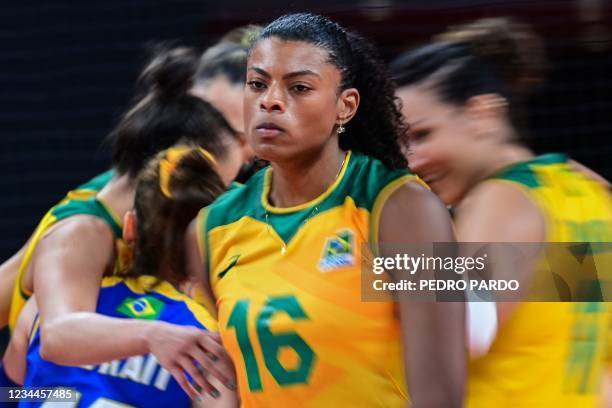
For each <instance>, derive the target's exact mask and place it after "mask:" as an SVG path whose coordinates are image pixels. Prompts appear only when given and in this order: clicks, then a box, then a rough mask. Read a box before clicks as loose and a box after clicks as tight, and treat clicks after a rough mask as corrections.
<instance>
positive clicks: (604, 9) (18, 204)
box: [0, 0, 612, 350]
mask: <svg viewBox="0 0 612 408" xmlns="http://www.w3.org/2000/svg"><path fill="white" fill-rule="evenodd" d="M288 4H289V5H288ZM290 11H314V12H318V13H323V14H326V15H329V16H331V17H333V18H334V19H336V20H338V21H339V22H341V23H343V24H344V25H346V26H348V27H349V28H352V29H354V30H356V31H359V32H361V33H362V34H363V35H365V36H366V37H368V38H370V40H372V41H373V42H374V43H375V44H377V45H378V46H379V47H380V50H381V52H382V54H383V55H384V56H385V58H387V59H390V58H393V57H394V56H395V55H397V54H398V53H399V52H400V51H402V50H404V49H407V48H410V47H413V46H416V45H419V44H420V43H422V42H425V41H427V40H428V39H429V38H430V37H431V35H433V34H436V33H439V32H441V31H443V30H444V29H445V28H446V27H447V26H448V25H453V24H458V23H462V22H465V21H468V20H472V19H476V18H480V17H487V16H514V17H517V18H519V19H520V20H522V21H524V22H527V23H530V24H531V25H533V27H534V28H535V30H536V31H537V33H538V34H540V35H541V36H542V37H543V39H544V40H545V44H546V48H547V51H548V54H549V60H550V69H549V72H548V81H547V83H546V84H545V85H544V86H543V88H542V90H541V92H540V93H539V94H538V95H537V96H536V97H534V98H533V100H532V101H531V104H530V111H529V120H530V123H529V124H530V130H531V139H532V141H533V148H534V149H535V150H536V151H537V152H541V151H563V152H567V153H569V154H570V155H571V156H572V157H573V158H575V159H576V160H578V161H580V162H582V163H584V164H585V165H587V166H589V167H591V168H592V169H594V170H595V171H597V172H599V173H601V174H602V175H603V176H605V177H606V178H608V179H610V178H611V177H612V141H611V137H610V135H611V134H612V78H611V76H612V29H611V27H612V2H611V1H608V0H566V1H543V0H500V1H493V0H480V1H476V0H435V1H423V0H413V1H401V0H352V1H346V0H341V1H338V0H332V1H329V0H328V1H323V0H308V1H302V2H299V3H298V2H295V3H288V2H286V1H280V0H274V1H265V2H264V1H262V2H254V1H246V0H226V1H224V2H218V1H210V0H201V1H196V0H175V1H170V0H161V1H160V0H158V1H154V0H130V1H125V0H105V1H100V0H90V1H87V2H74V1H67V0H63V1H62V0H55V1H46V2H43V1H38V2H37V1H27V0H24V1H3V2H2V6H0V33H1V34H0V38H2V46H1V48H0V49H1V52H0V66H1V67H2V68H1V69H0V89H1V91H0V132H1V137H0V174H1V175H2V176H1V178H0V186H1V187H2V191H4V193H3V194H4V197H5V198H4V199H2V200H0V214H2V216H1V218H0V228H1V230H0V231H1V234H0V261H4V260H5V259H6V258H8V257H9V256H10V255H11V254H12V253H14V252H15V251H16V250H17V249H19V248H20V247H21V245H22V244H23V243H24V242H25V241H26V240H27V239H28V236H29V234H30V233H31V232H32V230H33V228H34V227H35V225H36V223H37V222H38V220H39V219H40V217H41V216H42V215H43V214H44V212H45V211H46V210H47V209H48V208H49V207H50V206H51V205H52V204H53V203H54V202H56V201H58V200H59V199H60V198H61V197H62V196H63V195H64V194H65V192H66V191H67V190H68V189H69V188H71V187H73V186H75V185H76V184H77V183H79V182H81V181H84V180H86V179H88V178H89V177H91V176H92V175H94V174H96V173H99V172H100V171H101V170H103V169H104V168H106V167H107V165H108V162H109V150H108V148H107V147H105V146H101V142H102V140H103V138H104V137H105V135H106V134H107V133H108V131H109V130H110V129H111V128H112V126H113V125H114V123H115V122H116V120H117V118H118V115H119V113H120V112H121V110H122V109H123V108H124V107H125V105H126V104H127V102H128V98H129V95H130V94H131V92H132V85H133V83H134V80H135V79H136V76H137V74H138V71H139V69H140V67H141V65H142V64H143V62H144V59H145V55H146V54H145V45H146V44H147V43H151V42H156V41H162V40H176V41H177V43H178V44H185V45H194V46H198V47H202V48H204V47H206V46H207V45H208V44H211V43H212V42H214V41H215V40H216V39H217V38H218V37H219V36H220V35H222V34H223V33H225V32H226V31H228V30H229V29H231V28H234V27H236V26H239V25H243V24H247V23H265V22H268V21H270V20H272V19H273V18H275V17H277V16H278V15H281V14H284V13H286V12H290ZM1 337H2V336H1V335H0V350H3V348H4V347H3V345H2V340H1Z"/></svg>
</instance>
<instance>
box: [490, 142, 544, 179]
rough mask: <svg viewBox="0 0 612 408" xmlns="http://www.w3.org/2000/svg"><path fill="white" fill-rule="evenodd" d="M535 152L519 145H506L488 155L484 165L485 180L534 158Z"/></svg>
mask: <svg viewBox="0 0 612 408" xmlns="http://www.w3.org/2000/svg"><path fill="white" fill-rule="evenodd" d="M533 156H534V155H533V152H531V150H529V149H528V148H526V147H524V146H521V145H518V144H504V145H502V146H499V147H497V148H496V149H495V151H494V152H491V154H489V155H487V156H486V157H487V160H486V162H485V163H484V165H483V172H482V173H483V175H484V177H483V178H484V179H486V178H489V177H492V176H494V175H495V174H497V173H499V172H500V171H501V170H502V169H504V168H506V167H509V166H512V165H513V164H517V163H520V162H524V161H528V160H531V159H532V158H533Z"/></svg>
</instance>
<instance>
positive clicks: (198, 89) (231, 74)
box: [191, 25, 265, 182]
mask: <svg viewBox="0 0 612 408" xmlns="http://www.w3.org/2000/svg"><path fill="white" fill-rule="evenodd" d="M260 31H261V27H259V26H256V25H248V26H244V27H238V28H236V29H234V30H232V31H230V32H229V33H227V34H226V35H224V36H223V37H222V38H221V40H219V42H218V43H217V44H216V45H214V46H212V47H210V48H209V49H207V50H206V52H204V54H203V55H202V57H201V58H200V64H199V66H198V70H197V72H196V77H195V83H194V86H193V88H192V90H191V92H192V93H193V94H194V95H196V96H199V97H200V98H202V99H204V100H206V101H209V102H210V103H212V104H213V106H214V107H215V108H217V109H218V110H219V111H220V112H221V113H223V116H225V118H226V119H227V120H228V122H229V123H230V125H232V127H233V128H234V130H235V131H236V132H237V133H238V135H239V136H240V138H241V139H240V140H241V141H242V142H243V145H244V148H245V149H246V152H245V158H246V160H247V163H245V165H244V168H243V169H242V171H241V172H240V174H239V175H238V178H237V181H239V182H245V181H246V180H247V179H248V178H249V177H250V176H252V175H253V174H254V173H255V172H256V171H257V170H259V169H260V168H262V167H263V166H264V165H265V163H262V161H261V160H256V159H254V157H253V151H252V149H251V147H250V145H249V144H248V143H247V141H246V137H245V131H244V115H243V106H242V105H243V99H244V86H245V78H246V63H247V53H248V50H249V48H250V47H251V45H252V43H253V41H254V40H255V38H257V35H258V34H259V32H260Z"/></svg>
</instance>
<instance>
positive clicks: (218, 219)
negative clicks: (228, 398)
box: [198, 152, 416, 407]
mask: <svg viewBox="0 0 612 408" xmlns="http://www.w3.org/2000/svg"><path fill="white" fill-rule="evenodd" d="M271 177H272V169H271V168H268V169H265V170H262V171H260V172H259V173H257V174H256V175H255V176H253V177H252V178H251V179H250V180H249V181H248V182H247V184H246V185H245V186H243V187H242V188H240V189H235V190H232V191H229V192H227V193H225V194H224V195H223V196H221V197H220V198H219V199H218V200H217V201H215V202H214V203H213V204H212V205H211V206H209V207H208V208H206V209H204V210H202V212H201V213H200V214H199V216H198V221H199V228H198V230H199V239H200V246H201V249H202V251H203V252H204V253H205V254H206V259H207V262H208V271H209V276H210V283H211V287H212V290H213V292H214V294H215V297H216V301H217V306H218V307H217V310H218V321H219V330H220V332H221V335H222V337H223V344H224V345H225V347H226V349H227V350H228V352H229V354H230V356H231V357H232V360H233V361H234V364H235V366H236V371H237V374H238V383H239V390H240V397H241V401H242V404H243V405H244V406H246V407H249V406H261V407H275V406H310V407H327V406H329V407H336V406H338V407H340V406H381V407H399V406H404V405H405V404H406V399H407V394H406V387H405V381H404V374H403V358H402V349H401V332H400V326H399V320H398V317H397V314H396V309H395V307H394V305H393V303H390V302H389V303H384V302H372V303H366V302H362V301H361V294H360V291H361V278H360V276H361V264H362V262H366V261H365V260H366V259H371V258H370V257H369V253H366V252H369V251H370V250H369V244H372V243H375V242H376V238H375V237H376V234H377V233H378V231H377V228H378V227H377V225H378V219H379V216H380V211H381V209H382V207H383V204H384V203H385V200H386V199H387V198H388V197H389V196H390V194H391V193H392V192H393V191H395V190H396V189H397V188H398V187H400V186H402V185H404V184H405V183H406V182H408V181H411V180H415V179H416V176H414V175H412V174H410V173H408V172H407V171H403V170H390V169H388V168H387V167H385V166H384V165H383V164H382V163H381V162H379V161H378V160H375V159H372V158H370V157H367V156H364V155H362V154H359V153H356V152H352V153H351V152H348V153H347V157H346V160H345V163H344V165H343V166H342V169H341V170H340V173H339V175H338V177H337V179H336V181H335V182H334V183H333V184H332V185H331V186H330V187H329V189H328V190H327V191H326V192H325V193H324V194H322V195H321V196H319V197H318V198H316V199H315V200H313V201H311V202H308V203H305V204H303V205H300V206H296V207H291V208H277V207H273V206H272V205H270V204H269V202H268V195H269V192H270V184H271ZM364 251H365V252H364Z"/></svg>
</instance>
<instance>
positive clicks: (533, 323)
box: [392, 19, 612, 407]
mask: <svg viewBox="0 0 612 408" xmlns="http://www.w3.org/2000/svg"><path fill="white" fill-rule="evenodd" d="M540 52H541V48H539V43H538V41H537V38H536V37H534V35H533V34H532V33H531V32H530V31H529V30H528V29H527V28H526V27H525V26H523V25H521V24H518V23H514V22H512V21H509V20H505V19H488V20H482V21H477V22H475V23H473V24H469V25H466V26H461V27H458V28H455V29H452V30H450V31H449V32H447V33H446V34H444V35H442V36H441V37H440V38H439V39H438V41H437V42H435V43H433V44H431V45H427V46H424V47H422V48H419V49H417V50H415V51H412V52H410V53H407V54H405V55H402V56H401V57H399V58H398V59H397V60H396V61H395V62H394V63H393V64H392V73H393V76H394V77H395V80H396V82H397V84H398V86H399V87H400V88H399V91H398V95H399V96H400V97H401V99H402V102H403V113H404V116H405V118H406V120H407V122H408V124H409V125H410V132H409V135H410V144H411V148H410V154H409V157H410V168H411V169H412V170H413V171H415V172H416V173H417V174H418V175H419V176H421V177H422V178H423V179H424V180H425V181H426V182H427V183H428V184H429V185H430V186H431V188H432V190H433V191H434V192H436V193H437V194H438V195H439V196H440V197H441V198H442V200H443V201H444V202H445V203H446V204H449V205H453V206H455V208H456V220H455V224H456V227H457V235H458V239H459V240H461V241H467V242H545V241H548V242H576V241H587V242H589V241H605V242H609V241H610V238H612V237H611V233H612V206H611V202H610V197H609V195H608V194H607V193H606V191H605V189H604V188H603V186H602V185H601V184H599V183H597V182H594V181H592V180H590V179H588V178H586V177H585V176H584V175H583V174H582V173H581V172H579V171H576V170H575V169H574V168H573V167H572V166H571V165H570V164H569V163H568V161H567V158H566V157H565V156H563V155H560V154H546V155H542V156H538V157H535V156H534V155H533V153H532V152H531V151H530V150H529V149H528V148H527V147H525V144H524V143H523V139H522V138H523V136H524V128H523V126H522V125H523V122H522V120H521V119H522V118H521V100H522V99H523V98H524V96H525V93H526V92H527V90H528V89H529V86H530V84H532V83H533V82H534V80H537V79H538V78H539V77H540V74H541V61H542V58H543V57H542V54H541V53H540ZM515 272H516V273H517V275H519V273H520V271H515ZM604 305H605V304H603V303H592V304H591V303H584V304H572V303H556V304H550V303H497V304H494V306H495V310H494V311H493V314H492V316H493V317H494V319H493V321H492V324H493V325H496V326H497V330H496V332H497V335H496V336H494V340H493V342H492V344H490V343H489V344H485V345H484V348H485V350H484V351H485V352H486V354H485V355H484V356H481V357H479V358H475V359H473V360H472V361H471V363H470V373H469V380H468V390H469V392H468V399H467V402H468V404H467V405H468V406H469V407H491V406H508V407H510V406H512V407H519V406H520V407H535V406H537V407H559V406H572V407H582V406H584V407H587V406H588V407H593V406H595V404H596V400H597V394H598V389H599V381H600V379H601V375H600V369H601V357H602V352H603V346H604V344H605V341H604V338H605V325H606V321H607V316H608V314H607V313H606V312H605V308H604ZM478 323H479V324H481V330H485V328H484V326H487V324H485V322H482V321H480V322H478ZM487 348H488V350H486V349H487Z"/></svg>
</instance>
